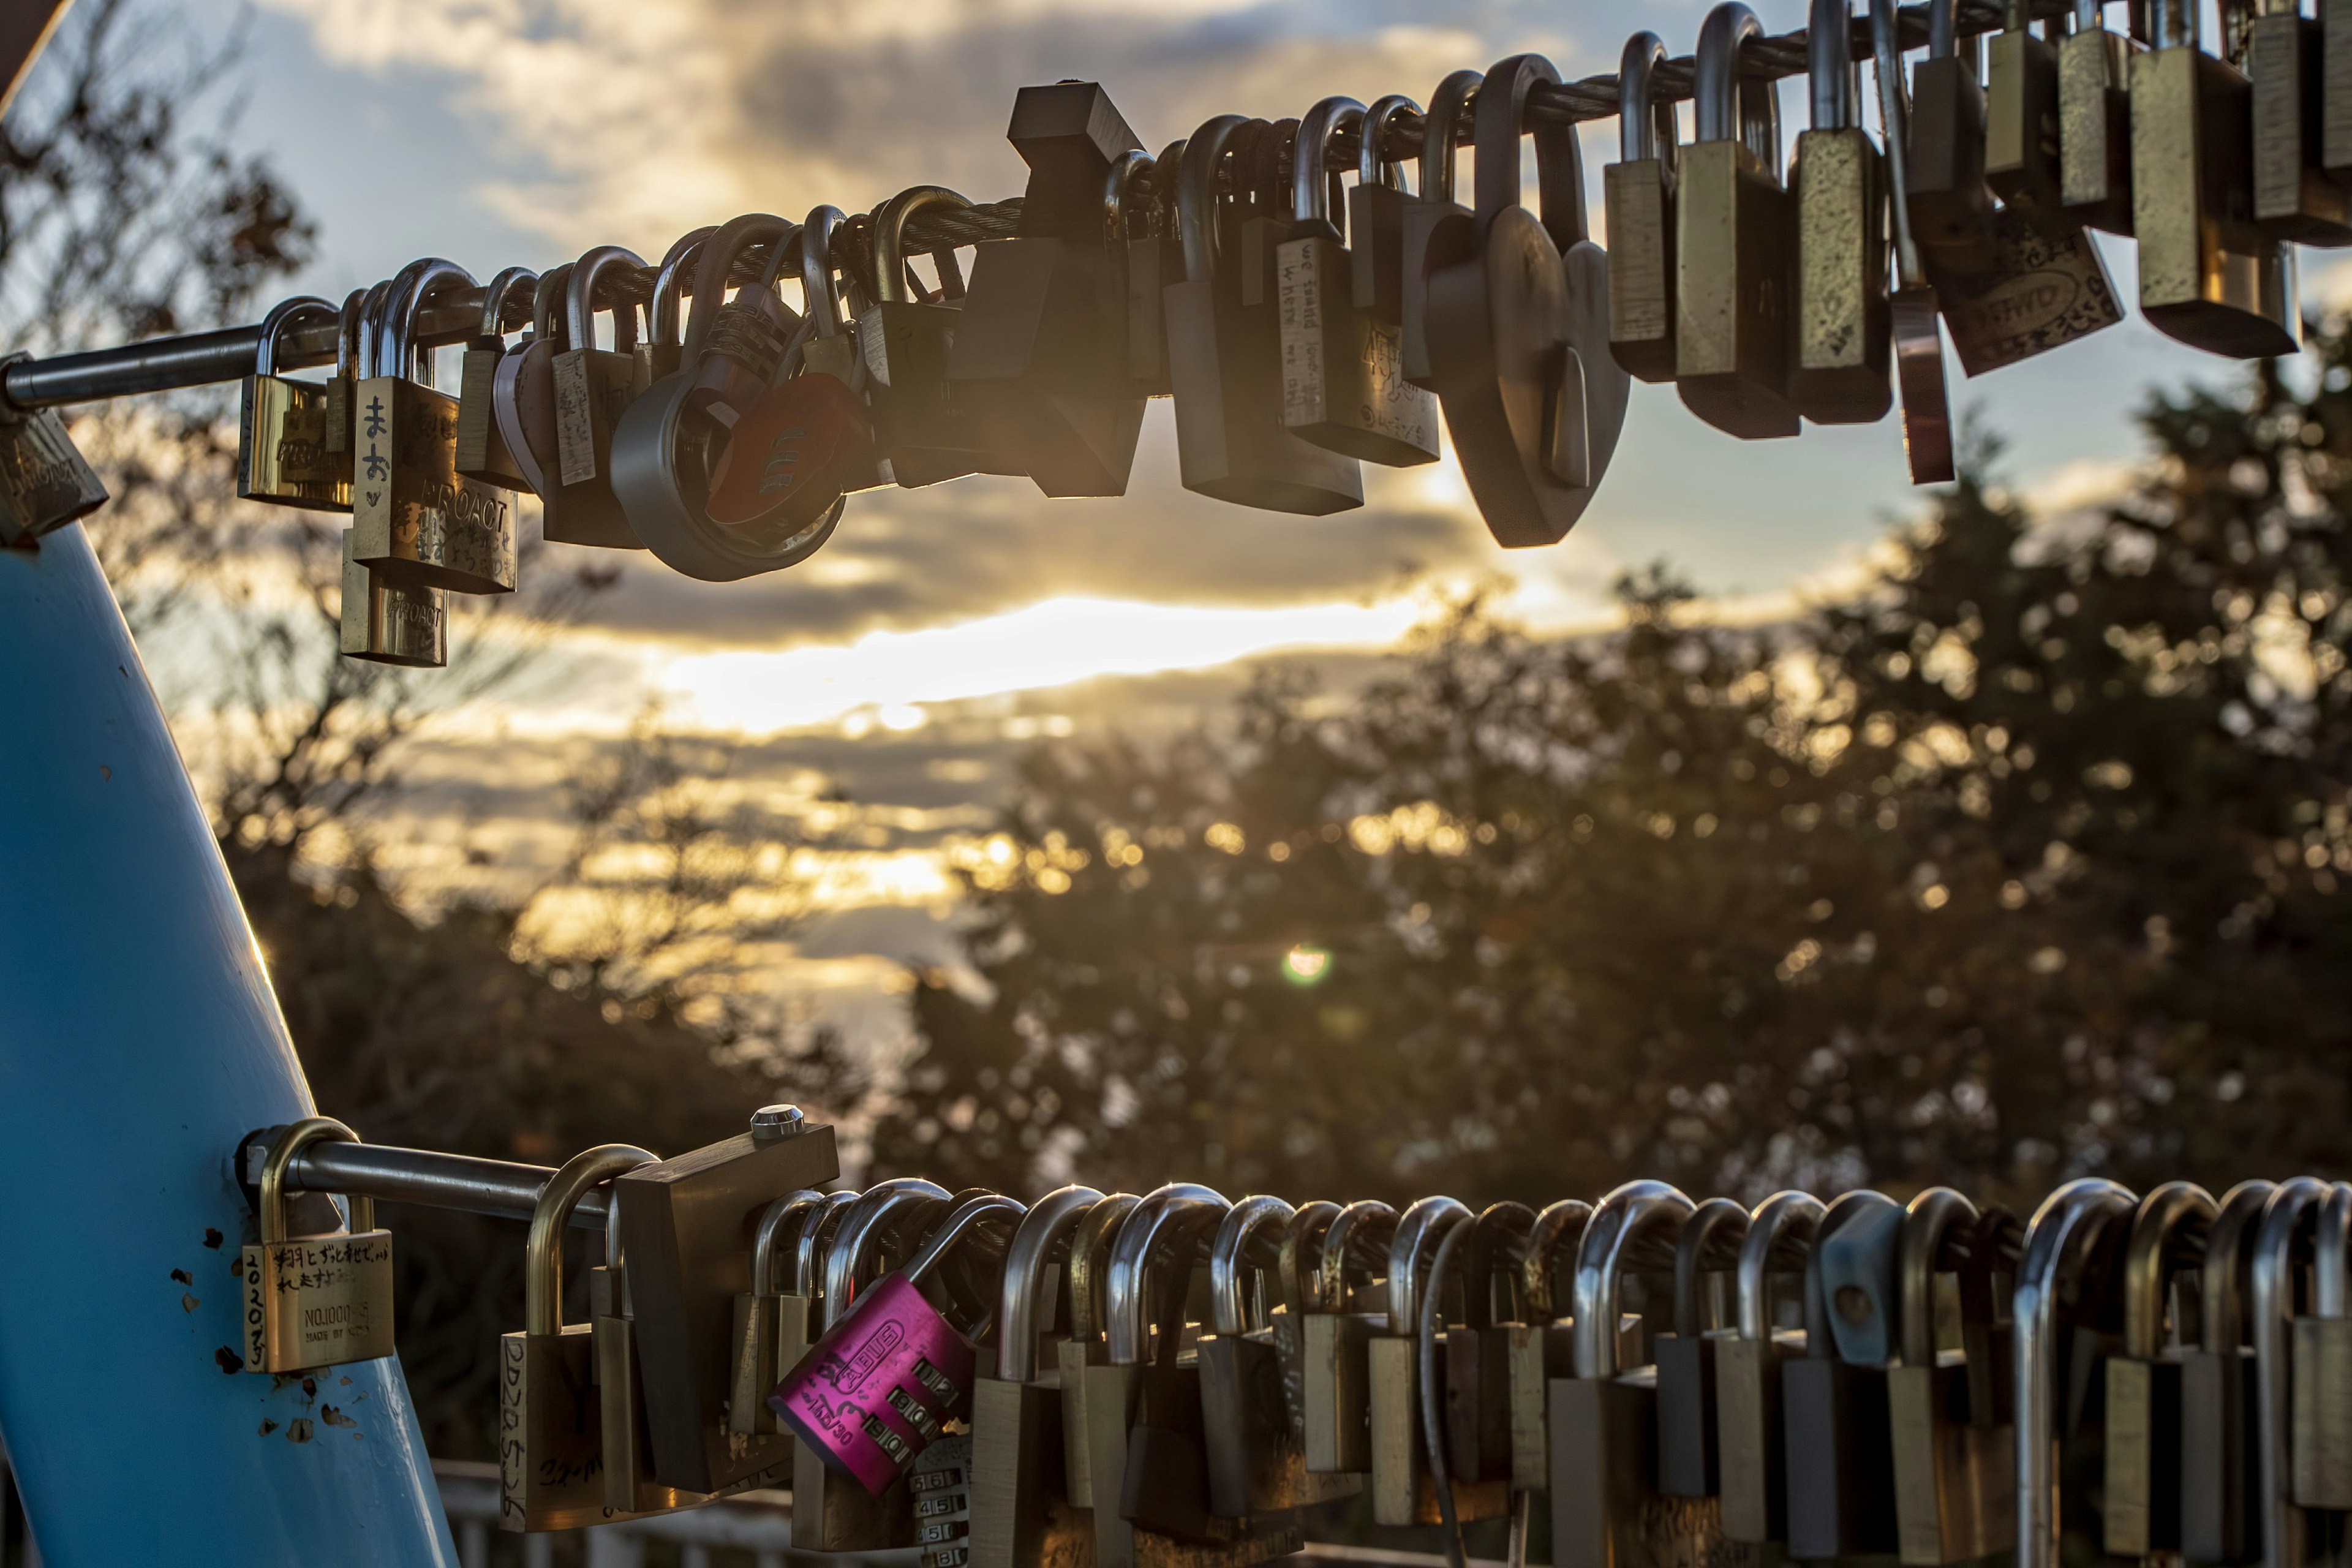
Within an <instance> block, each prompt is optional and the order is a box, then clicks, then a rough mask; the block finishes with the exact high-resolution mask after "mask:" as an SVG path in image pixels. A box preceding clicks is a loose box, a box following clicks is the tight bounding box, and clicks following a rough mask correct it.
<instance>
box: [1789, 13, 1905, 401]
mask: <svg viewBox="0 0 2352 1568" xmlns="http://www.w3.org/2000/svg"><path fill="white" fill-rule="evenodd" d="M1805 36H1806V39H1807V43H1806V50H1807V55H1808V65H1807V70H1806V80H1807V83H1808V86H1809V87H1810V89H1811V99H1812V128H1811V130H1808V131H1805V132H1801V133H1800V134H1799V135H1798V137H1797V159H1796V163H1795V164H1794V166H1793V168H1792V169H1791V171H1790V185H1791V186H1792V187H1793V189H1794V193H1795V199H1796V245H1797V262H1796V268H1795V283H1796V300H1795V306H1794V310H1793V321H1794V328H1795V331H1796V343H1795V345H1794V348H1793V351H1792V354H1793V360H1794V363H1791V364H1790V367H1789V402H1790V405H1791V406H1793V407H1794V408H1795V409H1796V411H1797V412H1798V413H1799V414H1801V415H1802V416H1804V417H1805V418H1807V419H1810V420H1811V421H1812V422H1813V423H1814V424H1816V425H1868V424H1873V423H1874V422H1876V421H1877V420H1880V419H1883V418H1885V416H1886V410H1887V408H1888V407H1889V406H1890V405H1891V404H1892V403H1893V401H1894V395H1895V394H1894V390H1893V388H1892V387H1891V386H1890V385H1889V384H1888V381H1887V351H1888V345H1889V343H1890V342H1891V341H1892V339H1891V336H1890V333H1891V328H1890V326H1889V323H1888V319H1887V302H1886V262H1887V255H1886V173H1885V160H1884V159H1883V158H1881V156H1880V155H1879V151H1878V147H1877V144H1876V143H1875V142H1872V141H1871V139H1870V132H1867V131H1864V129H1863V128H1862V116H1861V113H1860V111H1859V110H1858V109H1857V108H1856V105H1855V103H1854V68H1853V57H1852V55H1851V53H1850V52H1849V45H1850V41H1851V37H1852V26H1851V24H1850V23H1849V21H1848V19H1847V14H1846V0H1814V3H1813V6H1812V15H1811V21H1810V22H1809V23H1808V25H1807V26H1806V29H1805Z"/></svg>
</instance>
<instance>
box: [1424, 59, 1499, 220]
mask: <svg viewBox="0 0 2352 1568" xmlns="http://www.w3.org/2000/svg"><path fill="white" fill-rule="evenodd" d="M1485 81H1486V78H1485V77H1484V76H1482V75H1480V74H1479V73H1478V72H1476V71H1474V70H1458V71H1452V72H1449V73H1447V75H1446V78H1445V79H1444V81H1441V82H1439V83H1438V84H1437V90H1436V91H1435V92H1433V93H1431V94H1430V95H1429V112H1428V113H1427V114H1426V115H1425V116H1423V120H1422V126H1421V182H1420V188H1421V195H1422V197H1423V200H1425V201H1433V202H1450V201H1452V200H1453V199H1454V154H1455V153H1458V152H1460V151H1461V150H1462V110H1463V106H1464V105H1465V104H1467V103H1468V102H1469V101H1470V100H1471V98H1472V97H1473V96H1474V95H1475V93H1476V92H1477V90H1478V89H1479V87H1480V86H1481V85H1482V84H1483V83H1484V82H1485Z"/></svg>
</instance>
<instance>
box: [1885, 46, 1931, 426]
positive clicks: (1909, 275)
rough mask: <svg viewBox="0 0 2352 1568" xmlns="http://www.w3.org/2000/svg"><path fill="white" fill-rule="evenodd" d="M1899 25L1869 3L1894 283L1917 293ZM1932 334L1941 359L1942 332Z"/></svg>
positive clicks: (1921, 273)
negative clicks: (1892, 240) (1883, 133)
mask: <svg viewBox="0 0 2352 1568" xmlns="http://www.w3.org/2000/svg"><path fill="white" fill-rule="evenodd" d="M1900 24H1901V17H1900V16H1899V14H1898V12H1897V10H1896V6H1895V0H1870V58H1871V72H1870V74H1871V76H1872V78H1873V79H1874V80H1875V81H1876V82H1877V83H1878V119H1879V128H1880V129H1881V130H1882V131H1883V132H1885V135H1884V136H1883V137H1882V138H1881V140H1882V141H1883V142H1884V143H1885V145H1884V146H1883V148H1882V149H1881V152H1882V153H1883V155H1884V157H1885V163H1886V205H1887V209H1888V214H1889V216H1890V217H1891V219H1892V221H1893V229H1892V235H1893V239H1894V247H1895V284H1896V287H1897V288H1898V289H1906V290H1918V289H1925V288H1927V269H1926V268H1924V267H1923V266H1922V265H1921V263H1920V259H1919V246H1918V242H1917V241H1916V239H1914V238H1913V237H1912V234H1911V154H1910V152H1909V150H1908V149H1909V146H1910V142H1911V89H1910V88H1909V86H1908V84H1907V83H1906V81H1905V79H1904V76H1903V42H1902V33H1901V30H1900ZM1941 334H1942V329H1941V328H1940V327H1939V328H1937V342H1938V348H1937V353H1938V354H1939V355H1940V354H1941V353H1942V350H1941V346H1940V344H1941ZM1897 337H1898V340H1899V338H1900V334H1899V333H1898V334H1897ZM1938 363H1941V362H1940V359H1939V361H1938ZM1906 417H1907V416H1906Z"/></svg>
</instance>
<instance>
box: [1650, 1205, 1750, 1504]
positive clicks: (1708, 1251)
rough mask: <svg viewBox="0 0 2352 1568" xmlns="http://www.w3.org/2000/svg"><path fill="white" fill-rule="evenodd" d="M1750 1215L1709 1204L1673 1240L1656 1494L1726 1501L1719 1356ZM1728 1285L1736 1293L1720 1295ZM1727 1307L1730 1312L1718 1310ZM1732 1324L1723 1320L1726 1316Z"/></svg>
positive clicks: (1661, 1347) (1660, 1359)
mask: <svg viewBox="0 0 2352 1568" xmlns="http://www.w3.org/2000/svg"><path fill="white" fill-rule="evenodd" d="M1747 1239H1748V1211H1747V1210H1746V1209H1744V1208H1741V1207H1740V1206H1739V1205H1738V1204H1736V1203H1733V1202H1732V1201H1731V1200H1730V1199H1729V1198H1709V1199H1707V1200H1706V1202H1705V1203H1703V1204H1701V1205H1698V1207H1697V1208H1696V1209H1695V1210H1693V1211H1692V1213H1691V1216H1690V1217H1689V1218H1688V1219H1686V1220H1685V1221H1684V1222H1683V1226H1682V1231H1681V1233H1680V1235H1679V1236H1677V1237H1675V1331H1674V1332H1672V1333H1670V1334H1660V1335H1659V1336H1658V1337H1657V1339H1656V1341H1655V1342H1654V1344H1653V1345H1652V1347H1651V1353H1652V1354H1653V1355H1654V1356H1655V1357H1656V1358H1657V1366H1658V1419H1657V1426H1658V1489H1659V1490H1660V1491H1661V1492H1664V1493H1665V1494H1666V1495H1667V1496H1669V1497H1720V1496H1721V1495H1722V1493H1723V1467H1722V1461H1721V1458H1720V1457H1719V1455H1720V1447H1719V1445H1718V1442H1717V1424H1716V1398H1715V1389H1716V1365H1715V1362H1716V1354H1717V1351H1718V1350H1719V1349H1720V1348H1721V1346H1722V1342H1723V1341H1724V1340H1725V1339H1726V1338H1727V1337H1729V1336H1730V1335H1733V1334H1737V1333H1738V1331H1739V1330H1738V1305H1737V1300H1736V1298H1737V1292H1738V1280H1739V1252H1740V1247H1741V1245H1742V1244H1743V1243H1744V1242H1746V1241H1747ZM1726 1283H1727V1284H1729V1285H1730V1286H1731V1287H1732V1289H1730V1290H1721V1289H1717V1287H1718V1286H1720V1285H1723V1284H1726ZM1722 1303H1729V1305H1730V1310H1729V1312H1728V1313H1727V1314H1726V1313H1724V1312H1721V1311H1719V1310H1717V1308H1718V1304H1722ZM1725 1316H1728V1317H1729V1318H1730V1319H1731V1321H1729V1322H1726V1321H1724V1318H1725Z"/></svg>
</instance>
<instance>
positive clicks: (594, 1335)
mask: <svg viewBox="0 0 2352 1568" xmlns="http://www.w3.org/2000/svg"><path fill="white" fill-rule="evenodd" d="M588 1329H589V1342H590V1344H591V1346H592V1347H593V1350H592V1354H593V1368H594V1372H593V1375H594V1377H595V1379H596V1413H597V1438H598V1443H599V1446H600V1447H601V1450H602V1452H603V1456H604V1459H603V1472H604V1506H605V1508H607V1509H608V1510H612V1511H613V1513H614V1517H616V1518H625V1517H629V1516H632V1515H636V1514H646V1513H666V1512H667V1511H669V1510H672V1509H677V1508H686V1507H690V1506H692V1505H694V1504H697V1503H699V1502H701V1501H703V1500H704V1499H703V1497H702V1496H701V1495H700V1494H698V1493H695V1492H687V1491H680V1490H678V1489H677V1488H675V1487H670V1486H666V1485H664V1484H663V1483H662V1482H660V1481H659V1480H657V1479H655V1477H654V1467H653V1436H652V1432H651V1429H650V1427H649V1426H648V1423H647V1420H646V1389H645V1373H644V1371H643V1369H642V1367H641V1366H640V1364H639V1362H638V1357H637V1322H636V1305H635V1302H634V1301H633V1300H631V1299H630V1295H629V1272H628V1258H627V1253H626V1252H625V1250H624V1248H623V1247H622V1245H621V1227H620V1226H618V1225H615V1224H613V1223H610V1222H607V1224H606V1225H605V1226H604V1265H603V1266H602V1267H601V1268H591V1269H589V1270H588Z"/></svg>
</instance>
